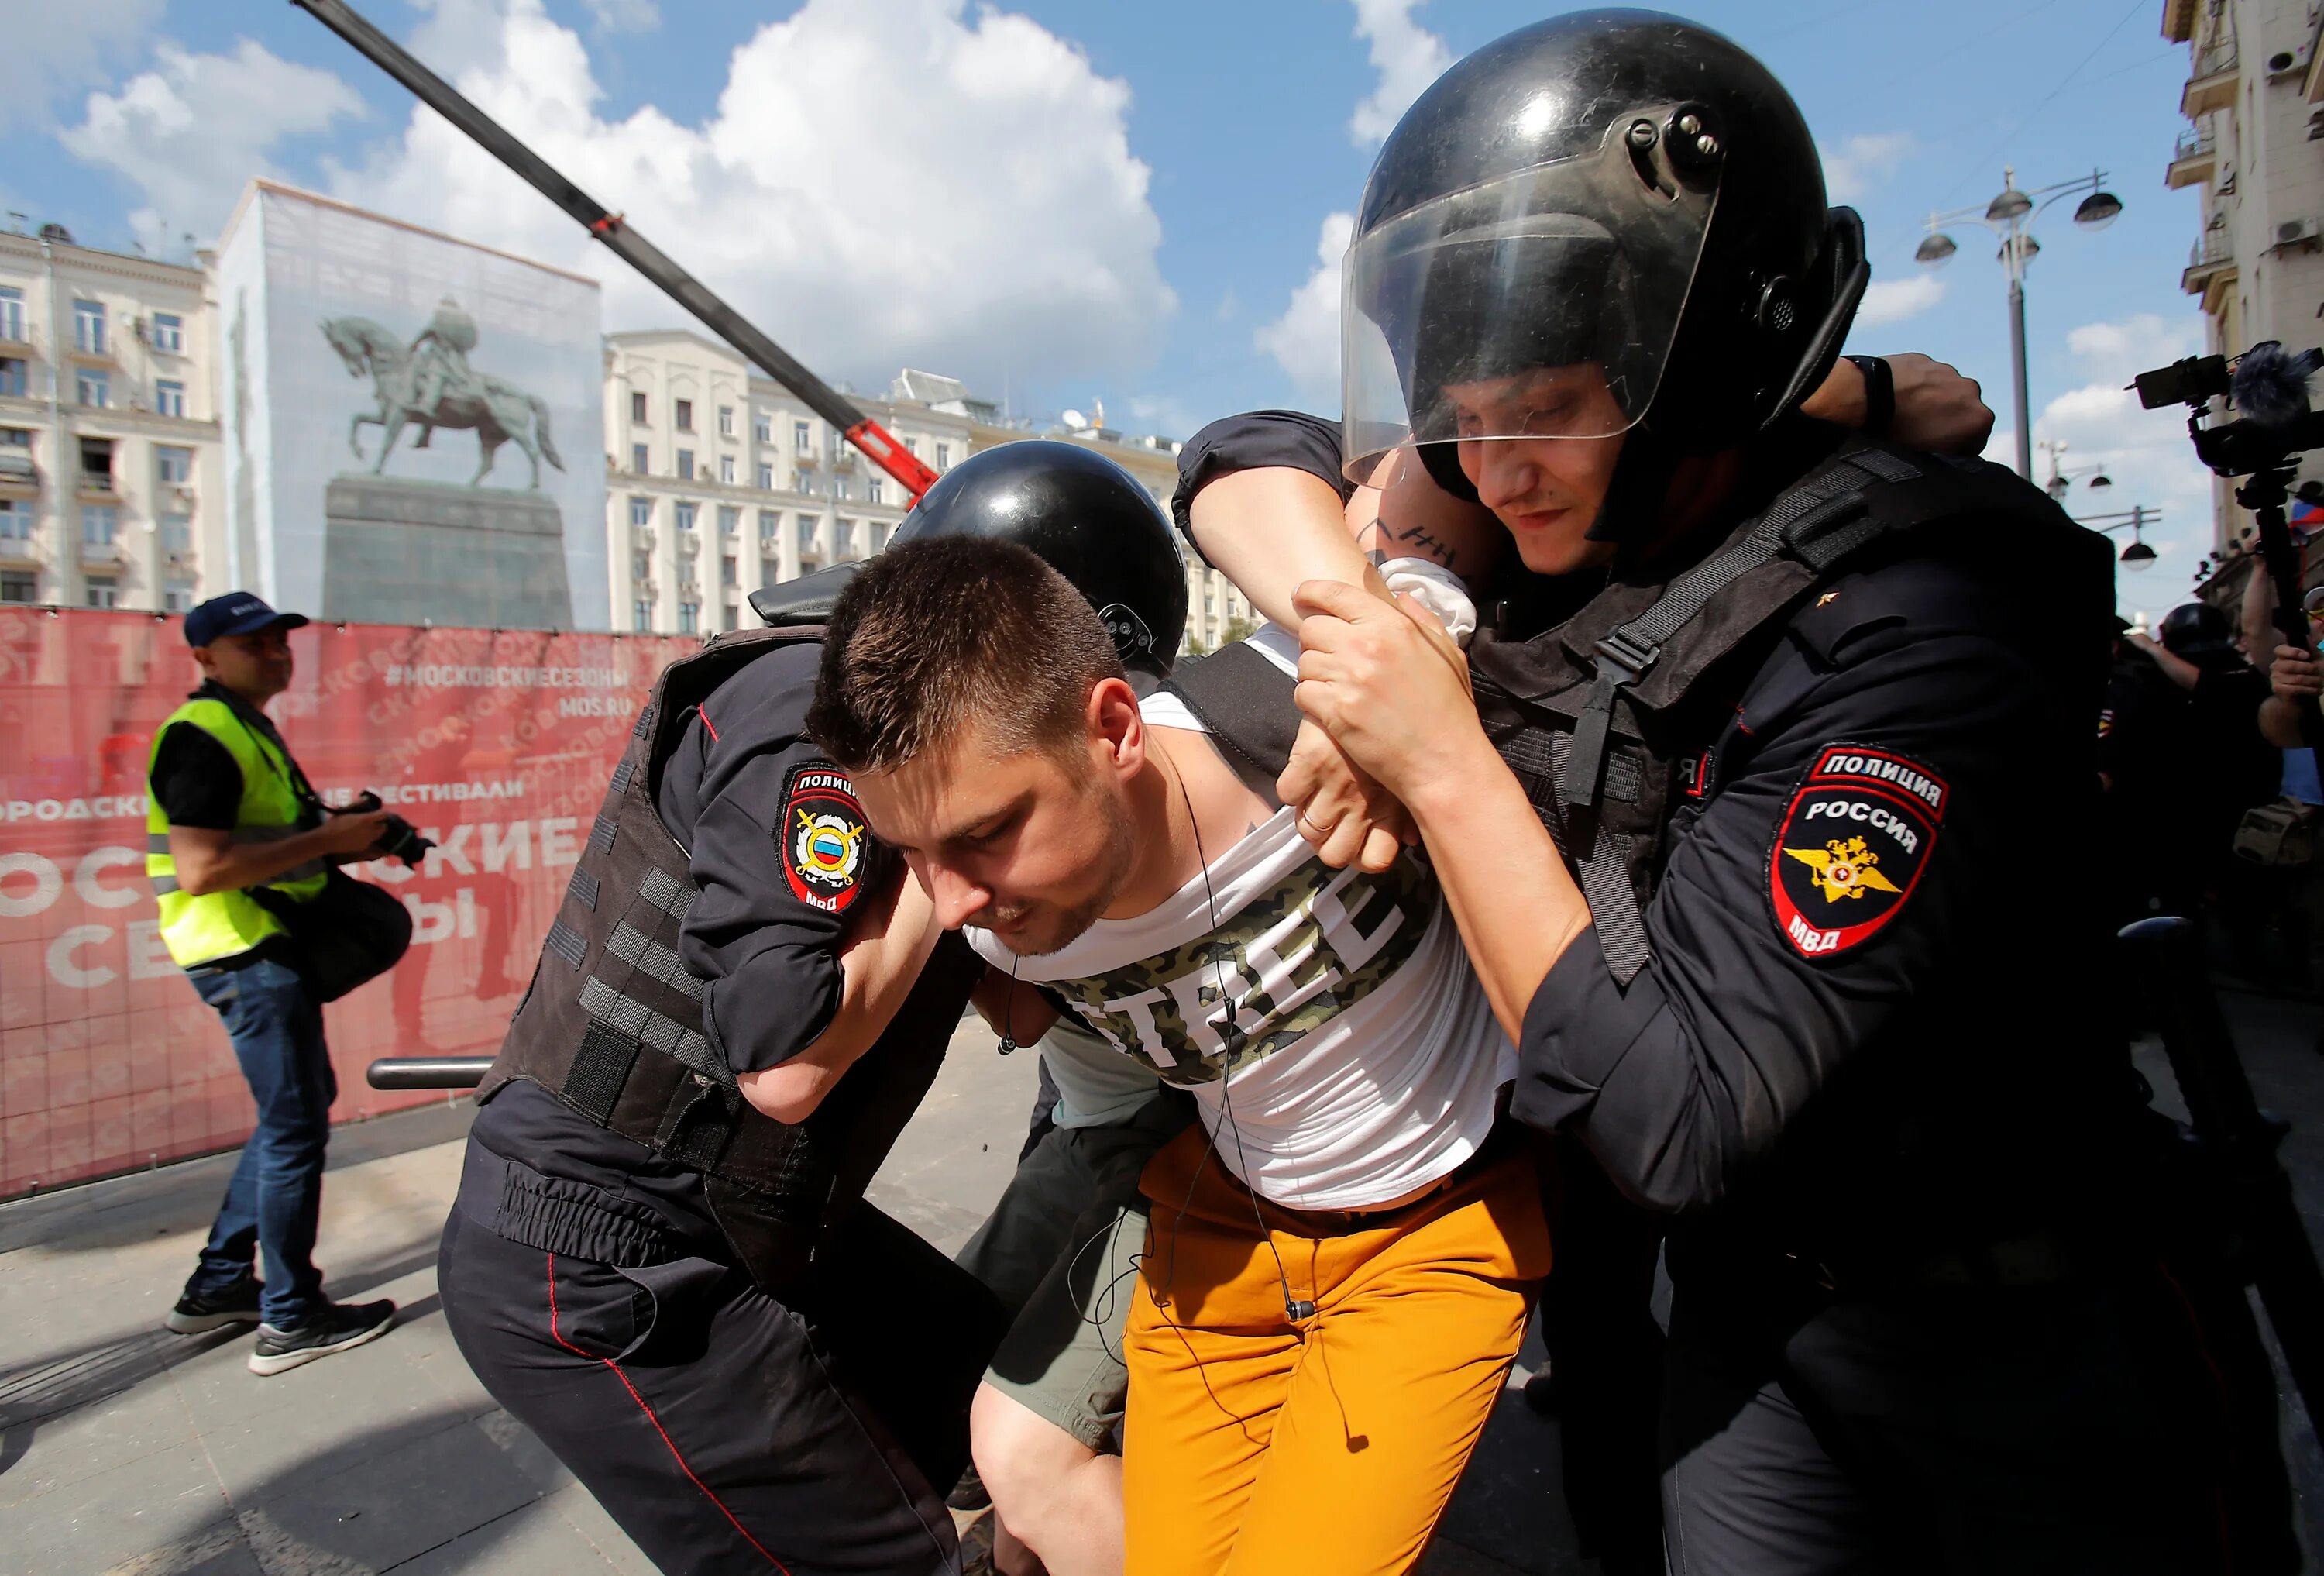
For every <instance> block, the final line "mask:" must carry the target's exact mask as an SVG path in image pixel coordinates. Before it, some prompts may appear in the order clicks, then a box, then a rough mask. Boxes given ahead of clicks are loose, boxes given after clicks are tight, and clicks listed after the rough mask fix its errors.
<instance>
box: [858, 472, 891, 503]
mask: <svg viewBox="0 0 2324 1576" xmlns="http://www.w3.org/2000/svg"><path fill="white" fill-rule="evenodd" d="M887 492H888V482H887V479H886V478H885V477H883V476H872V477H871V478H869V479H868V480H866V481H865V482H864V484H863V498H864V501H865V502H870V503H882V502H886V501H887Z"/></svg>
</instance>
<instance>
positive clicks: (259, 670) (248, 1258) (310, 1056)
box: [145, 591, 395, 1374]
mask: <svg viewBox="0 0 2324 1576" xmlns="http://www.w3.org/2000/svg"><path fill="white" fill-rule="evenodd" d="M305 622H307V620H306V619H305V618H303V617H301V616H300V615H299V614H298V613H277V612H275V611H274V610H273V609H272V608H271V607H269V606H268V605H267V604H265V603H263V602H262V601H260V600H259V599H258V598H257V597H255V596H253V595H251V594H249V593H247V592H240V591H237V592H232V593H229V594H226V595H225V596H219V597H214V598H212V599H211V600H209V601H208V602H205V603H203V604H201V605H200V606H199V607H197V608H195V609H194V610H193V612H191V613H188V614H187V615H186V642H187V644H189V646H191V647H192V648H193V650H194V660H195V661H196V662H198V663H199V664H200V666H201V670H202V679H203V683H202V687H200V688H199V689H198V690H196V691H194V693H193V694H192V695H191V696H189V697H187V700H186V704H185V705H181V706H180V707H179V708H178V709H177V710H176V711H175V712H172V713H171V714H170V716H169V718H168V720H167V721H165V722H164V723H162V725H161V731H160V733H158V734H156V736H155V738H154V741H153V752H152V758H151V760H150V761H149V763H148V766H147V770H146V783H147V804H146V812H145V831H146V856H145V870H146V873H147V875H148V876H150V877H151V878H152V882H153V891H154V894H155V897H156V898H157V899H158V900H159V902H160V904H161V939H162V940H163V942H165V943H166V944H167V945H168V946H169V949H170V955H171V957H172V958H174V959H176V960H177V962H178V963H179V965H180V967H182V968H183V969H184V970H185V971H186V976H187V978H189V980H191V981H192V982H193V983H194V989H195V990H197V991H200V992H201V995H202V1000H205V1001H207V1002H208V1003H209V1004H210V1005H211V1006H212V1007H213V1008H215V1009H217V1014H218V1016H219V1017H220V1018H224V1019H225V1020H226V1033H227V1034H228V1036H230V1037H232V1039H233V1041H234V1052H235V1058H236V1059H237V1060H238V1061H239V1062H240V1063H241V1064H242V1072H243V1076H244V1078H246V1079H247V1080H248V1081H249V1083H250V1092H251V1095H252V1097H253V1098H254V1099H255V1100H256V1101H257V1103H258V1128H257V1130H256V1131H255V1132H254V1133H253V1134H252V1135H251V1137H250V1140H249V1142H248V1143H246V1144H245V1145H244V1147H243V1151H242V1162H241V1164H240V1165H238V1166H235V1172H234V1179H233V1181H231V1182H230V1183H228V1184H227V1185H226V1202H225V1203H223V1204H222V1205H221V1206H220V1207H219V1210H218V1215H217V1223H216V1224H214V1225H213V1226H212V1227H211V1228H210V1237H209V1240H208V1243H206V1244H205V1245H204V1246H203V1248H202V1255H201V1262H200V1264H199V1266H198V1267H197V1268H196V1269H195V1271H194V1273H193V1276H191V1278H189V1280H188V1281H187V1282H186V1289H185V1294H184V1295H182V1296H180V1298H179V1299H178V1304H177V1306H176V1307H175V1308H174V1309H172V1310H171V1313H170V1317H169V1327H170V1328H171V1330H174V1331H176V1332H179V1333H180V1334H193V1333H197V1332H201V1331H205V1330H215V1329H217V1328H219V1327H220V1326H222V1325H226V1324H236V1323H257V1324H258V1341H257V1346H256V1348H255V1350H253V1352H252V1353H251V1357H250V1369H251V1371H252V1372H253V1373H256V1374H274V1373H280V1372H281V1371H282V1370H284V1369H291V1368H296V1367H297V1366H299V1365H300V1363H304V1362H309V1361H312V1360H313V1359H316V1358H318V1357H325V1356H327V1355H329V1354H330V1353H332V1352H335V1351H343V1350H346V1349H347V1348H348V1347H350V1346H358V1345H361V1344H362V1343H363V1342H364V1341H370V1340H373V1339H374V1338H376V1337H378V1336H380V1335H382V1334H384V1333H385V1332H386V1331H387V1328H388V1326H389V1325H390V1324H391V1323H393V1322H394V1319H395V1304H393V1303H391V1302H376V1303H364V1304H337V1303H333V1302H331V1301H329V1300H328V1299H327V1298H326V1297H325V1296H324V1295H323V1288H322V1274H321V1272H320V1271H318V1269H316V1267H315V1266H314V1261H313V1253H314V1247H315V1225H316V1218H317V1216H318V1213H319V1212H320V1209H321V1204H322V1197H323V1151H324V1145H325V1143H326V1142H327V1139H328V1137H329V1125H328V1124H329V1113H330V1108H331V1101H332V1100H333V1099H334V1098H336V1097H337V1092H338V1086H337V1079H336V1078H335V1077H334V1076H333V1074H332V1072H331V1059H330V1053H329V1050H328V1049H327V1047H326V1046H325V1045H324V1043H323V1005H322V999H321V998H320V997H319V996H318V994H317V992H316V991H315V990H314V988H313V986H312V984H311V983H310V982H309V980H308V979H307V977H306V976H305V974H304V973H303V972H301V969H300V952H299V949H298V948H297V947H296V946H295V945H293V943H292V940H291V935H290V932H289V929H288V927H287V926H285V925H284V923H283V921H282V919H281V917H279V914H278V910H280V909H283V908H286V907H289V906H291V905H295V904H299V903H301V902H307V901H311V900H312V899H315V898H316V897H318V896H319V895H320V894H321V892H322V891H323V889H324V887H325V885H326V883H327V880H329V872H330V867H331V866H332V865H334V864H337V863H339V862H343V861H346V860H349V859H355V858H363V857H367V856H369V855H371V854H373V853H376V852H377V851H378V844H379V843H380V839H381V837H382V835H383V833H384V832H385V831H386V830H387V824H388V823H389V822H390V821H391V820H392V817H391V816H389V815H387V813H385V812H384V811H373V812H369V813H362V812H358V813H351V814H342V815H331V814H328V813H327V812H326V811H325V810H324V808H323V807H322V805H321V803H320V801H319V800H318V798H317V797H316V796H315V792H314V790H313V789H312V788H309V786H308V785H307V780H306V778H305V776H304V774H302V773H301V772H300V770H299V766H298V763H297V762H296V761H295V760H292V759H291V751H290V749H289V747H288V746H286V745H285V744H284V743H283V742H282V736H281V734H280V733H277V732H276V731H275V728H274V724H273V723H272V722H270V721H269V720H268V719H267V716H266V713H265V709H264V708H265V705H266V703H267V702H268V701H270V700H272V699H273V698H274V697H275V696H278V695H280V694H281V693H282V692H283V691H284V690H285V689H287V688H289V687H290V685H291V644H290V639H289V635H290V631H292V630H294V629H297V628H298V627H299V626H300V625H301V624H303V623H305ZM262 1247H263V1249H265V1250H266V1272H267V1276H268V1278H267V1280H266V1282H265V1283H264V1284H263V1285H262V1284H261V1283H260V1281H259V1280H258V1278H257V1276H256V1275H255V1274H254V1255H255V1252H256V1250H257V1249H260V1248H262Z"/></svg>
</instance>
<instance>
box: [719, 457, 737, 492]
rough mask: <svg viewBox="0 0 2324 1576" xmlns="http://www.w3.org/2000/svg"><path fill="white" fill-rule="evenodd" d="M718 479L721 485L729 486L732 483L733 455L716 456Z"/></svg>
mask: <svg viewBox="0 0 2324 1576" xmlns="http://www.w3.org/2000/svg"><path fill="white" fill-rule="evenodd" d="M718 481H719V484H720V485H721V486H726V487H731V486H733V484H734V456H733V455H731V454H722V455H720V456H718Z"/></svg>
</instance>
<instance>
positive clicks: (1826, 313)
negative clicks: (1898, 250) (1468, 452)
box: [1342, 11, 1867, 526]
mask: <svg viewBox="0 0 2324 1576" xmlns="http://www.w3.org/2000/svg"><path fill="white" fill-rule="evenodd" d="M1866 278H1867V274H1866V271H1865V268H1864V263H1863V229H1862V226H1861V223H1860V222H1859V221H1858V219H1857V217H1856V216H1855V214H1854V213H1853V212H1851V211H1850V210H1848V209H1846V208H1837V209H1833V208H1827V207H1826V206H1825V199H1824V183H1823V172H1822V166H1821V161H1820V160H1819V159H1818V157H1817V154H1816V150H1815V143H1814V139H1813V138H1812V136H1811V135H1810V134H1809V132H1808V128H1807V124H1806V123H1805V121H1803V119H1802V117H1801V115H1800V113H1799V110H1798V107H1797V106H1795V105H1794V103H1793V102H1792V99H1791V96H1790V95H1789V94H1787V93H1786V92H1785V91H1784V88H1783V86H1782V85H1781V84H1780V83H1778V82H1777V81H1776V80H1775V77H1774V76H1773V75H1772V74H1771V73H1770V72H1769V71H1768V70H1767V69H1766V67H1765V66H1763V65H1761V64H1760V63H1759V62H1758V61H1757V60H1755V59H1753V58H1752V57H1751V56H1750V55H1748V54H1747V53H1746V52H1745V51H1742V50H1741V49H1739V48H1738V47H1737V46H1736V45H1735V44H1733V43H1731V42H1729V41H1728V40H1727V39H1725V38H1722V37H1721V36H1720V35H1719V34H1718V33H1715V32H1711V31H1710V30H1709V29H1707V28H1702V27H1698V26H1696V25H1694V24H1693V23H1687V22H1683V21H1681V20H1679V19H1677V18H1675V17H1670V16H1664V15H1660V14H1655V13H1652V12H1645V11H1595V12H1584V13H1577V14H1572V15H1569V16H1562V17H1556V18H1553V19H1552V20H1550V21H1547V22H1543V23H1535V24H1534V25H1533V26H1530V27H1526V28H1522V29H1520V30H1518V31H1517V32H1512V33H1509V34H1508V35H1507V36H1505V37H1503V38H1501V39H1499V40H1497V41H1494V42H1492V43H1489V44H1488V45H1486V46H1485V47H1484V48H1482V49H1480V50H1479V51H1476V52H1475V53H1473V54H1471V55H1470V56H1468V57H1467V58H1466V59H1464V60H1461V61H1459V62H1458V63H1456V64H1455V65H1454V66H1453V67H1452V69H1450V70H1449V71H1447V72H1446V73H1445V74H1444V75H1443V77H1441V78H1438V79H1437V80H1436V82H1435V83H1434V85H1433V86H1432V87H1430V88H1429V89H1428V90H1427V91H1426V92H1425V93H1424V94H1422V95H1421V97H1420V98H1419V99H1418V100H1417V101H1416V102H1415V103H1414V105H1413V106H1412V107H1411V108H1410V109H1409V110H1407V111H1406V112H1405V115H1404V118H1403V119H1402V120H1401V121H1400V122H1398V123H1397V127H1396V129H1395V130H1394V131H1393V132H1392V133H1390V134H1389V135H1388V141H1387V142H1386V143H1384V144H1383V145H1382V147H1381V149H1380V153H1379V160H1378V161H1377V162H1376V163H1375V164H1374V165H1373V168H1372V171H1371V175H1370V178H1369V180H1368V181H1367V182H1366V184H1365V188H1364V194H1363V200H1362V203H1361V205H1360V209H1359V212H1358V215H1357V219H1356V226H1355V236H1354V240H1353V242H1352V244H1351V247H1350V249H1349V253H1348V256H1347V261H1346V264H1345V282H1344V287H1343V288H1344V291H1345V299H1344V309H1343V314H1342V323H1343V334H1344V338H1343V361H1342V375H1343V378H1344V380H1345V406H1344V413H1345V420H1346V433H1347V439H1346V450H1347V451H1346V461H1347V466H1348V474H1349V475H1350V476H1351V478H1356V479H1361V478H1362V477H1363V476H1365V475H1368V474H1369V470H1370V469H1371V467H1372V465H1373V464H1374V463H1375V462H1376V461H1377V460H1378V459H1379V456H1381V455H1383V454H1385V453H1387V452H1388V450H1390V449H1393V448H1396V447H1399V446H1402V445H1406V444H1417V445H1419V446H1421V456H1422V457H1423V458H1424V459H1425V461H1426V462H1427V463H1428V468H1429V470H1430V472H1431V474H1432V475H1435V476H1436V477H1437V479H1438V480H1439V481H1440V482H1443V483H1446V484H1448V485H1450V486H1452V489H1453V490H1454V491H1456V492H1460V493H1463V494H1465V495H1468V496H1472V497H1473V496H1474V495H1475V494H1474V492H1473V489H1471V487H1470V485H1469V484H1468V483H1467V482H1466V480H1465V479H1464V478H1463V475H1462V471H1461V469H1460V466H1459V462H1458V459H1457V450H1456V447H1455V446H1456V444H1458V443H1462V442H1472V441H1489V440H1492V439H1496V438H1613V437H1615V436H1617V435H1621V434H1628V438H1627V439H1626V440H1625V448H1624V453H1623V456H1622V471H1623V472H1625V473H1628V474H1627V475H1622V474H1619V473H1618V476H1617V485H1616V488H1615V490H1614V493H1612V494H1609V506H1610V505H1611V503H1612V502H1614V500H1615V499H1617V498H1618V499H1621V500H1623V501H1624V502H1628V503H1630V504H1636V503H1637V502H1659V498H1660V494H1661V487H1662V483H1663V480H1664V479H1666V475H1667V472H1668V468H1669V466H1670V465H1671V464H1672V463H1674V460H1675V458H1676V457H1677V456H1683V455H1687V454H1701V453H1708V452H1711V451H1715V450H1718V449H1721V448H1726V447H1733V446H1734V445H1736V444H1738V443H1740V442H1743V441H1744V440H1746V439H1748V438H1750V437H1751V436H1752V435H1753V434H1754V433H1756V432H1757V431H1759V430H1761V429H1763V428H1765V427H1766V425H1767V424H1768V423H1769V422H1771V421H1773V420H1774V419H1776V418H1777V417H1779V416H1781V415H1783V414H1784V412H1786V411H1788V410H1791V409H1793V408H1794V407H1795V406H1796V405H1797V404H1798V403H1799V401H1801V400H1802V399H1803V398H1804V397H1805V396H1806V395H1807V393H1808V392H1810V391H1812V389H1813V388H1814V387H1815V386H1816V385H1817V384H1818V383H1820V382H1821V381H1822V380H1823V378H1824V376H1825V375H1826V374H1828V373H1830V371H1831V364H1832V362H1833V360H1834V359H1835V358H1836V357H1837V356H1838V355H1839V351H1840V341H1841V340H1842V338H1843V337H1844V336H1846V333H1847V329H1848V325H1849V320H1850V319H1851V318H1853V316H1854V314H1855V309H1856V304H1857V301H1858V300H1859V299H1860V297H1861V295H1862V293H1863V289H1864V284H1865V281H1866ZM1447 389H1459V390H1461V391H1462V399H1461V400H1460V401H1454V400H1452V399H1450V398H1448V397H1447V396H1446V393H1445V391H1446V390H1447ZM1480 394H1481V395H1482V396H1483V397H1478V396H1480ZM1648 512H1649V513H1650V512H1651V511H1650V510H1649V511H1648ZM1606 523H1607V519H1606V517H1605V516H1604V515H1603V514H1601V517H1600V525H1601V526H1603V525H1605V524H1606Z"/></svg>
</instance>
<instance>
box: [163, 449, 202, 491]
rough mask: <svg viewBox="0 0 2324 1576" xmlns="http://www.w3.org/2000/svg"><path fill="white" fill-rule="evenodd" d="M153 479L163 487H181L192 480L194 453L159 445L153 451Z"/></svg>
mask: <svg viewBox="0 0 2324 1576" xmlns="http://www.w3.org/2000/svg"><path fill="white" fill-rule="evenodd" d="M153 479H154V480H155V481H157V482H160V483H161V484H162V485H163V486H165V487H183V486H186V485H187V484H189V483H191V482H192V481H193V479H194V451H193V450H192V449H189V448H178V447H174V446H172V445H170V444H161V445H159V446H157V447H155V448H154V450H153Z"/></svg>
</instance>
